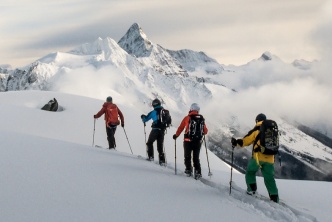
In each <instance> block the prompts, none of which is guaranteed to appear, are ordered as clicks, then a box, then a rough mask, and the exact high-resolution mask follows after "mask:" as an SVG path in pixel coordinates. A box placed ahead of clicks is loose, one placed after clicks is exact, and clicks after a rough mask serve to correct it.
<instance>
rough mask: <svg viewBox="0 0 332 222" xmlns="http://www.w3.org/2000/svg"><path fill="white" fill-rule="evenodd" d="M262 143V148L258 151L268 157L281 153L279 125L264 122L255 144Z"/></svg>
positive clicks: (270, 121) (272, 122)
mask: <svg viewBox="0 0 332 222" xmlns="http://www.w3.org/2000/svg"><path fill="white" fill-rule="evenodd" d="M258 140H259V141H260V148H259V149H256V150H257V152H258V151H260V152H261V153H263V154H266V155H276V154H277V153H278V151H279V131H278V125H277V123H276V122H275V121H273V120H264V121H263V122H262V125H261V126H260V127H259V133H258V135H257V137H256V140H255V144H256V143H257V141H258Z"/></svg>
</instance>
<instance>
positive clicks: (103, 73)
mask: <svg viewBox="0 0 332 222" xmlns="http://www.w3.org/2000/svg"><path fill="white" fill-rule="evenodd" d="M310 67H311V66H310V63H309V62H297V63H296V65H295V63H293V64H286V63H284V62H283V61H282V60H281V59H279V58H278V57H277V56H275V55H273V54H271V53H270V52H264V53H263V54H262V55H261V56H260V57H259V58H258V59H254V60H252V61H250V62H248V63H247V64H245V65H242V66H224V65H221V64H219V63H218V62H217V61H216V60H214V59H213V58H210V57H209V56H207V55H206V54H205V53H203V52H195V51H192V50H189V49H185V50H178V51H176V50H168V49H165V48H163V47H162V46H160V45H157V44H155V43H153V42H152V41H150V40H149V39H148V38H147V35H146V34H145V33H144V32H143V30H142V28H141V27H140V26H139V25H138V24H133V25H132V26H131V27H130V28H129V30H128V31H127V33H126V34H125V35H124V36H123V37H122V38H121V39H120V41H119V42H116V41H114V40H113V39H111V38H109V37H108V38H105V39H101V38H99V39H97V40H95V41H94V42H91V43H86V44H83V45H81V46H78V47H77V48H75V49H73V50H71V51H69V52H56V53H51V54H49V55H46V56H45V57H43V58H41V59H39V60H38V61H36V62H34V63H33V64H31V65H27V66H26V67H23V68H21V69H15V70H11V69H10V68H8V67H3V68H1V69H0V91H14V90H32V89H33V90H48V91H59V92H65V93H71V94H76V95H84V96H88V97H92V98H98V99H105V98H106V96H107V95H112V97H113V98H114V99H115V101H126V102H127V104H128V105H129V106H132V107H136V109H137V113H133V114H132V115H135V116H140V114H141V112H143V113H144V112H147V111H149V110H150V109H151V107H150V102H151V100H152V99H154V98H155V97H158V98H160V99H161V100H162V101H163V105H164V106H165V107H167V108H168V109H169V110H171V113H172V116H173V125H174V126H176V125H178V124H179V123H180V121H181V120H182V117H183V116H184V115H185V114H186V112H187V110H188V107H189V106H190V104H191V103H193V102H198V103H199V104H200V105H201V107H202V109H201V110H202V112H203V115H204V116H205V117H206V121H207V124H208V126H209V129H210V133H209V141H210V142H209V144H208V146H209V149H210V150H212V151H213V152H214V153H215V154H216V155H218V156H219V157H220V158H221V159H223V160H224V161H226V162H229V161H230V153H231V148H230V147H231V146H230V142H229V141H230V137H232V136H233V135H235V136H239V137H240V136H243V135H245V134H246V132H247V131H248V130H250V127H253V126H252V124H253V119H254V117H255V115H256V114H257V113H259V112H262V111H261V110H266V107H256V106H253V104H254V103H255V102H250V100H251V99H252V97H251V95H250V92H251V91H250V89H251V88H253V87H254V88H255V87H256V88H260V87H262V88H264V86H265V85H270V84H271V83H273V82H287V81H291V80H292V79H294V78H295V77H299V78H303V77H304V76H307V75H308V73H309V72H310ZM257 73H262V75H257ZM258 80H259V81H258ZM247 89H248V91H246V90H247ZM277 90H279V89H277ZM242 92H245V93H242ZM263 94H265V93H263ZM246 100H248V101H249V102H248V105H246V103H247V101H246ZM256 100H258V99H256ZM278 104H283V101H282V102H279V103H278ZM264 112H268V113H269V114H270V115H268V116H271V118H274V119H276V120H277V121H278V123H279V127H280V131H281V133H282V136H281V144H282V148H281V153H282V157H283V158H282V169H277V170H276V173H277V176H278V177H280V178H297V179H316V180H332V178H331V175H332V174H331V173H330V172H329V171H328V170H326V169H330V168H331V164H332V152H331V147H329V146H328V145H327V144H324V143H322V142H320V141H319V139H318V138H317V139H315V138H313V137H312V135H311V136H309V135H308V134H306V133H304V132H302V131H301V130H298V129H297V125H296V124H292V123H293V121H286V120H285V119H289V118H284V117H285V114H280V113H274V112H272V111H271V110H266V111H264ZM248 113H249V114H250V115H249V114H248ZM247 116H248V118H246V117H247ZM286 116H287V115H286ZM248 119H251V121H248ZM236 152H237V154H238V155H236V156H235V157H236V159H235V163H236V165H237V168H238V170H239V171H243V169H244V168H245V165H246V159H247V158H249V156H250V155H251V150H250V148H248V149H243V150H237V151H236ZM277 164H278V162H277ZM277 164H276V167H277V168H278V166H277Z"/></svg>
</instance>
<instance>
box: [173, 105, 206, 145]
mask: <svg viewBox="0 0 332 222" xmlns="http://www.w3.org/2000/svg"><path fill="white" fill-rule="evenodd" d="M191 115H198V112H197V111H191V112H189V114H188V116H186V117H184V118H183V120H182V122H181V124H180V126H179V128H178V130H177V131H176V133H175V135H176V137H178V136H180V134H181V133H182V131H183V130H184V129H185V131H184V134H185V136H184V141H190V139H189V137H188V136H186V135H187V134H188V131H189V122H190V116H191ZM203 133H204V135H206V134H207V133H208V129H207V128H206V125H205V123H204V129H203Z"/></svg>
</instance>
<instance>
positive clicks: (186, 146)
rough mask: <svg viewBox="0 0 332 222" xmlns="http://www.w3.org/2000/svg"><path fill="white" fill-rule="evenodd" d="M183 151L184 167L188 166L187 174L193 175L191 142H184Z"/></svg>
mask: <svg viewBox="0 0 332 222" xmlns="http://www.w3.org/2000/svg"><path fill="white" fill-rule="evenodd" d="M183 149H184V165H185V166H186V170H185V173H186V174H189V175H191V173H192V166H191V151H192V149H191V144H190V142H187V141H184V142H183Z"/></svg>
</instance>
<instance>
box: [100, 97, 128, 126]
mask: <svg viewBox="0 0 332 222" xmlns="http://www.w3.org/2000/svg"><path fill="white" fill-rule="evenodd" d="M108 106H113V107H112V108H115V107H116V108H117V109H118V114H119V116H120V119H121V125H124V117H123V114H122V112H121V110H120V109H119V107H117V105H115V104H113V103H111V102H105V103H104V104H103V107H102V108H101V110H100V111H99V112H98V113H97V114H96V115H95V118H99V117H101V116H102V115H103V114H105V118H104V119H105V122H106V121H107V119H108V116H106V115H107V112H106V110H107V107H108ZM106 125H108V126H109V125H119V122H117V123H107V122H106Z"/></svg>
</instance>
